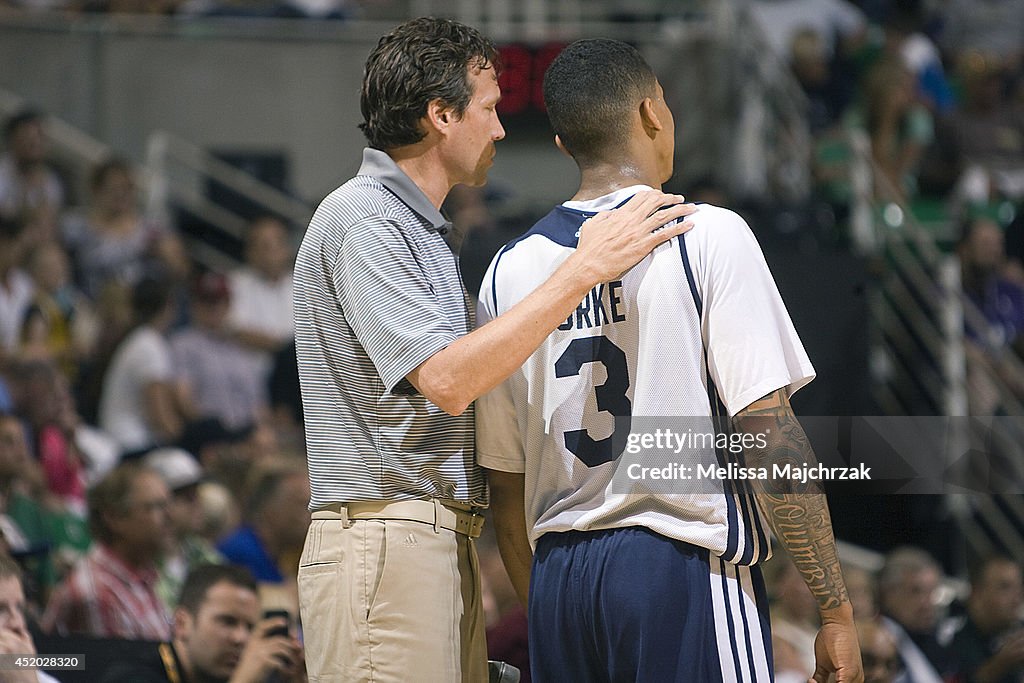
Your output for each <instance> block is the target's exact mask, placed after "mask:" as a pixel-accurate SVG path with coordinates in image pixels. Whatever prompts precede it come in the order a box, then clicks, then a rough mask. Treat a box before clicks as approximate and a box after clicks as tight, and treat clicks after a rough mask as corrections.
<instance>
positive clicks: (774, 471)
mask: <svg viewBox="0 0 1024 683" xmlns="http://www.w3.org/2000/svg"><path fill="white" fill-rule="evenodd" d="M770 435H771V430H770V429H767V430H765V431H764V432H754V433H739V432H732V433H730V432H715V431H694V430H693V429H692V428H687V429H686V431H684V432H678V431H675V430H673V429H668V428H657V429H655V430H654V431H652V432H630V434H629V436H628V437H627V440H626V449H625V453H626V454H628V455H633V456H635V455H639V454H641V453H644V452H651V451H658V452H659V453H667V452H671V453H672V454H674V455H677V456H678V455H682V454H684V453H686V454H687V455H691V456H692V455H693V454H701V453H705V454H707V453H712V452H724V453H728V454H731V455H739V454H742V453H746V452H749V451H759V450H765V449H767V448H768V444H769V436H770ZM626 476H627V477H628V478H629V479H632V480H639V481H648V480H650V481H694V480H710V481H726V480H750V479H759V480H763V481H768V480H779V479H785V480H791V481H795V482H798V483H801V484H805V483H807V482H808V481H831V480H835V481H851V480H865V479H871V468H870V467H868V466H867V465H866V464H864V463H860V464H858V465H857V466H828V465H825V464H823V463H817V464H815V465H808V464H806V463H803V464H796V463H784V464H780V463H773V464H772V465H771V467H748V466H746V465H744V464H741V463H740V462H736V461H729V460H727V461H726V462H724V463H723V462H721V461H720V460H718V461H716V462H699V461H697V462H694V461H693V460H690V461H689V462H679V461H676V462H667V463H664V464H659V465H653V466H652V465H646V466H645V465H644V464H643V463H641V462H629V463H628V464H627V465H626Z"/></svg>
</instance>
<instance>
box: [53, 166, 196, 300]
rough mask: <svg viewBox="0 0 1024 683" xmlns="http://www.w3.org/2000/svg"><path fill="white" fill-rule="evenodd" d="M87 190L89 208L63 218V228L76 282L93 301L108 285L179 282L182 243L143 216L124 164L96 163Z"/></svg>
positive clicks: (183, 257) (182, 270)
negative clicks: (159, 278) (152, 279)
mask: <svg viewBox="0 0 1024 683" xmlns="http://www.w3.org/2000/svg"><path fill="white" fill-rule="evenodd" d="M90 188H91V191H92V205H91V206H90V207H88V209H87V210H86V212H85V213H82V214H71V215H69V216H67V218H66V219H65V221H64V224H63V226H62V232H63V236H64V241H65V244H66V245H67V247H68V250H69V251H70V252H71V255H72V257H73V260H74V263H75V265H76V266H77V273H76V277H77V281H78V284H79V286H80V287H81V288H82V290H83V291H84V292H85V293H86V294H87V295H89V296H90V297H92V298H94V299H95V298H98V297H99V296H101V295H102V292H103V289H104V287H106V286H108V285H110V284H120V285H122V286H127V287H132V286H133V285H134V284H135V283H137V282H139V281H140V280H141V279H142V278H143V276H145V275H147V274H149V275H152V274H154V273H157V272H164V273H167V274H168V275H171V276H173V277H174V278H175V279H182V277H183V275H184V274H185V273H187V272H188V268H189V264H188V262H187V258H186V254H185V251H184V248H183V246H182V244H181V241H180V239H179V238H178V236H177V235H176V234H175V233H174V232H173V231H172V230H171V229H170V228H169V227H168V226H164V225H160V224H158V223H155V222H153V221H152V220H149V219H147V218H146V217H145V216H143V215H142V213H141V211H140V209H139V204H138V200H137V197H136V187H135V181H134V180H133V179H132V171H131V167H130V166H129V164H128V162H127V161H125V160H124V159H120V158H113V159H109V160H107V161H105V162H103V163H101V164H99V165H98V166H97V167H96V168H95V169H94V170H93V172H92V178H91V183H90Z"/></svg>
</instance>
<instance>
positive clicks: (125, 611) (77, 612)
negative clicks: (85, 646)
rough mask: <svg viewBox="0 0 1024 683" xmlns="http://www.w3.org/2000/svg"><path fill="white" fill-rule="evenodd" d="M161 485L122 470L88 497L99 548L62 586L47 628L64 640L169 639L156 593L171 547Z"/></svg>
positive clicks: (131, 467)
mask: <svg viewBox="0 0 1024 683" xmlns="http://www.w3.org/2000/svg"><path fill="white" fill-rule="evenodd" d="M170 504H171V499H170V494H169V492H168V491H167V485H166V484H164V482H163V479H161V478H160V476H159V475H158V474H156V473H155V472H153V471H150V470H147V469H145V468H143V467H142V466H140V465H138V464H123V465H120V466H118V467H117V468H116V469H115V470H114V471H113V472H111V473H110V474H108V475H107V476H106V478H104V479H103V480H102V481H101V482H99V483H98V484H97V485H96V486H95V487H93V488H92V490H90V492H89V523H90V526H91V529H92V534H93V537H94V539H95V540H96V543H95V545H94V546H93V549H92V550H91V551H90V552H89V554H88V555H87V556H86V557H84V558H82V560H80V561H79V562H78V563H77V564H76V565H75V567H74V569H73V570H72V572H71V574H70V575H69V576H68V577H67V578H66V579H65V580H64V581H63V582H62V583H61V584H60V585H59V586H58V587H57V589H56V590H55V591H54V594H53V596H52V597H51V599H50V603H49V605H48V607H47V609H46V613H45V614H44V615H43V621H42V627H43V629H44V630H45V631H46V632H49V633H56V634H58V635H69V634H76V635H84V636H93V637H101V638H127V639H133V640H167V639H168V638H169V637H170V614H169V613H168V612H167V610H166V608H165V607H164V605H163V603H162V602H161V601H160V598H159V597H158V596H157V593H156V582H157V578H158V574H157V563H158V561H159V560H160V558H161V557H162V556H163V554H164V553H165V552H166V551H167V549H168V547H169V545H170V538H171V533H170V532H171V527H170V520H169V518H168V508H169V506H170Z"/></svg>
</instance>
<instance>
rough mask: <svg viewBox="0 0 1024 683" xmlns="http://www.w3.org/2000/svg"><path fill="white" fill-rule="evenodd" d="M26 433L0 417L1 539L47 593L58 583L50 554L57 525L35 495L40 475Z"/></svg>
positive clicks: (16, 420)
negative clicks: (21, 560) (55, 582)
mask: <svg viewBox="0 0 1024 683" xmlns="http://www.w3.org/2000/svg"><path fill="white" fill-rule="evenodd" d="M25 433H26V429H25V424H24V423H23V422H22V421H21V420H20V419H19V418H17V417H16V416H14V415H5V414H0V536H2V538H3V542H4V546H5V551H6V552H9V553H11V554H13V555H16V556H19V557H24V558H26V559H25V561H26V565H27V569H28V570H29V571H30V573H31V574H30V577H29V578H30V579H31V581H32V583H33V584H34V586H35V587H36V588H37V589H39V590H40V591H41V592H43V593H45V592H46V590H48V589H49V587H50V586H52V584H53V581H54V569H53V565H52V564H51V562H50V557H49V555H48V553H47V552H46V550H47V548H48V547H49V546H50V545H51V541H52V540H53V539H52V538H51V536H50V532H51V530H52V528H53V525H52V524H51V522H50V515H49V513H48V511H47V509H46V508H45V507H44V506H43V505H42V504H41V503H40V502H39V500H38V499H37V497H36V496H35V495H33V493H34V491H35V490H36V489H37V488H38V486H37V485H36V484H35V483H34V480H36V479H37V474H36V473H35V472H34V471H33V470H34V469H35V468H34V464H33V462H32V460H31V458H30V456H29V447H28V439H27V438H26V436H25Z"/></svg>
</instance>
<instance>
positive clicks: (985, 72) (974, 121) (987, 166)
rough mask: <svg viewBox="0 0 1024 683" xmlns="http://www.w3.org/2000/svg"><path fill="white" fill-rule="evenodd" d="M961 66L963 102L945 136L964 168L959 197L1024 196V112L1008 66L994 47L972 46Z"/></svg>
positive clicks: (980, 199)
mask: <svg viewBox="0 0 1024 683" xmlns="http://www.w3.org/2000/svg"><path fill="white" fill-rule="evenodd" d="M984 4H985V5H988V4H991V3H988V2H986V3H984ZM958 72H959V76H960V82H961V84H962V90H963V103H962V104H961V106H960V107H959V108H957V109H956V110H955V111H954V112H953V113H952V115H951V117H950V121H949V125H948V126H946V127H944V128H943V134H944V138H943V140H942V143H943V144H944V145H945V146H947V147H949V148H950V150H951V152H950V153H951V154H952V155H954V157H955V159H956V161H957V165H958V167H959V168H960V169H961V170H962V174H961V176H960V179H959V183H958V186H957V188H956V193H957V197H956V198H957V199H958V200H959V201H961V202H967V203H972V202H974V203H976V202H988V201H990V200H991V199H993V198H996V197H999V196H1003V197H1007V198H1010V199H1014V200H1019V199H1022V198H1024V112H1022V111H1021V109H1020V107H1019V106H1016V105H1015V103H1013V102H1012V101H1010V100H1009V98H1007V96H1006V94H1005V90H1004V79H1005V78H1006V70H1005V67H1004V66H1003V65H1002V64H1001V63H1000V62H999V61H998V60H997V59H996V58H994V57H993V56H992V55H991V53H987V52H972V53H968V54H965V55H963V57H962V58H961V60H960V64H959V66H958Z"/></svg>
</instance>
